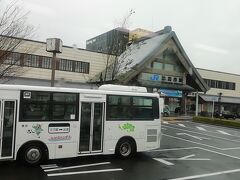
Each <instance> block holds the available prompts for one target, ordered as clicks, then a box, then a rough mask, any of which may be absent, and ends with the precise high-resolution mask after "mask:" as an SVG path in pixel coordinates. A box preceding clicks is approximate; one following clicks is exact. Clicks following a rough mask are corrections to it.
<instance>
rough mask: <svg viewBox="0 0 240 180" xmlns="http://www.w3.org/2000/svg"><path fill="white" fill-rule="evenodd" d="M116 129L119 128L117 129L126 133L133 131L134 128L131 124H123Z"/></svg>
mask: <svg viewBox="0 0 240 180" xmlns="http://www.w3.org/2000/svg"><path fill="white" fill-rule="evenodd" d="M118 127H119V129H121V130H122V131H123V130H125V131H127V132H133V131H134V129H135V126H134V125H132V124H130V123H125V124H123V125H122V126H121V125H119V126H118Z"/></svg>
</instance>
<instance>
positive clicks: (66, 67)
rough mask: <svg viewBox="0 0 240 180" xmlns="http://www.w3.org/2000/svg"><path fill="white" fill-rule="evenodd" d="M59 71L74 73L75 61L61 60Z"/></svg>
mask: <svg viewBox="0 0 240 180" xmlns="http://www.w3.org/2000/svg"><path fill="white" fill-rule="evenodd" d="M59 70H62V71H73V61H71V60H67V59H60V61H59Z"/></svg>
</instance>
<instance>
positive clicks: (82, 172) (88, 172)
mask: <svg viewBox="0 0 240 180" xmlns="http://www.w3.org/2000/svg"><path fill="white" fill-rule="evenodd" d="M122 170H123V169H121V168H116V169H102V170H91V171H77V172H65V173H52V174H48V176H67V175H76V174H91V173H101V172H113V171H122Z"/></svg>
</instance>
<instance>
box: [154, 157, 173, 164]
mask: <svg viewBox="0 0 240 180" xmlns="http://www.w3.org/2000/svg"><path fill="white" fill-rule="evenodd" d="M153 159H154V160H156V161H158V162H161V163H163V164H166V165H168V166H173V165H174V164H173V163H171V162H169V161H166V160H164V159H161V158H153Z"/></svg>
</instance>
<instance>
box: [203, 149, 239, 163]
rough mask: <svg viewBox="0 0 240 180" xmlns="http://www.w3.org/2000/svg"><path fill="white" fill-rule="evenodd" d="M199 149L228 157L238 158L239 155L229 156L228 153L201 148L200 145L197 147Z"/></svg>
mask: <svg viewBox="0 0 240 180" xmlns="http://www.w3.org/2000/svg"><path fill="white" fill-rule="evenodd" d="M199 149H202V150H204V151H208V152H212V153H215V154H219V155H222V156H226V157H230V158H233V159H237V160H240V157H237V156H231V155H228V154H224V153H220V152H217V151H213V150H210V149H205V148H202V147H199Z"/></svg>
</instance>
